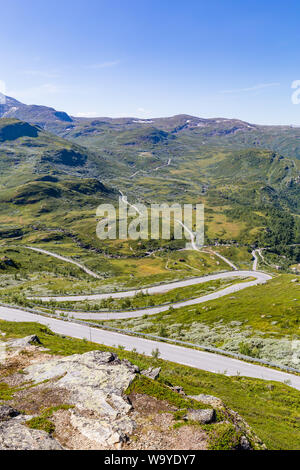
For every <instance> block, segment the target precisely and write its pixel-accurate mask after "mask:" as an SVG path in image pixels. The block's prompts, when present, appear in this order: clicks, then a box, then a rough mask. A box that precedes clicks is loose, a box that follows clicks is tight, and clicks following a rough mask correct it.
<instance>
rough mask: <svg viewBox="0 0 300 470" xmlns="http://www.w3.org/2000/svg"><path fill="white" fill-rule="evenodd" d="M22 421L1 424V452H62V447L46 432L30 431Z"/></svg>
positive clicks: (24, 418) (14, 420)
mask: <svg viewBox="0 0 300 470" xmlns="http://www.w3.org/2000/svg"><path fill="white" fill-rule="evenodd" d="M27 418H28V417H26V416H23V417H22V419H19V417H17V418H13V419H10V420H9V421H3V422H0V450H62V447H61V445H60V444H59V443H58V442H57V441H56V440H55V439H53V438H52V437H51V436H50V435H49V434H47V433H46V432H45V431H39V430H37V429H30V428H28V427H27V426H26V424H25V421H26V419H27Z"/></svg>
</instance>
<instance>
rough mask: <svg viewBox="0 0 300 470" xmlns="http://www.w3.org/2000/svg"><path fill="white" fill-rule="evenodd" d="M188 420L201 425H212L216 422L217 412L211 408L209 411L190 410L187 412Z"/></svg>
mask: <svg viewBox="0 0 300 470" xmlns="http://www.w3.org/2000/svg"><path fill="white" fill-rule="evenodd" d="M186 418H187V419H190V420H191V421H197V422H198V423H201V424H210V423H213V422H214V421H216V412H215V410H213V409H211V408H209V409H207V410H193V409H189V410H187V414H186Z"/></svg>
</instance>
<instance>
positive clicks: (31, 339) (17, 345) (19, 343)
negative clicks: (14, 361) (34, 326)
mask: <svg viewBox="0 0 300 470" xmlns="http://www.w3.org/2000/svg"><path fill="white" fill-rule="evenodd" d="M39 344H41V342H40V339H39V338H38V336H36V335H30V336H25V338H19V339H13V340H11V341H8V342H7V346H8V348H10V349H20V350H21V349H25V348H27V347H29V346H37V345H39Z"/></svg>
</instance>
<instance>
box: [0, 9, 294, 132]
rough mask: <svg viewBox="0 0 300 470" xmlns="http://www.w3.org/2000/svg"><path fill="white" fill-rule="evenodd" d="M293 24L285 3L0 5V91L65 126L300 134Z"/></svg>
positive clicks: (291, 10) (292, 11) (290, 11)
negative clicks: (184, 125)
mask: <svg viewBox="0 0 300 470" xmlns="http://www.w3.org/2000/svg"><path fill="white" fill-rule="evenodd" d="M299 20H300V2H298V1H293V0H292V1H289V0H286V1H283V0H282V1H276V0H273V1H269V0H260V1H257V0H226V1H225V0H210V1H202V0H186V1H183V0H180V1H179V0H160V1H158V0H85V1H83V0H60V1H57V0H43V1H41V0H39V1H37V0H10V1H9V2H7V1H3V0H0V44H1V47H0V81H2V82H5V85H6V92H7V94H9V95H11V96H13V97H15V98H17V99H19V100H21V101H23V102H25V103H27V104H32V103H34V104H44V105H47V106H53V107H55V108H56V109H59V110H65V111H67V112H69V113H70V114H73V115H90V116H96V115H98V116H113V117H115V116H138V117H145V118H149V117H158V116H169V115H174V114H179V113H186V114H192V115H196V116H201V117H217V116H222V117H230V118H233V117H235V118H240V119H243V120H246V121H249V122H256V123H264V124H296V125H300V104H299V105H295V104H292V101H291V95H292V92H293V90H292V89H291V84H292V82H293V81H295V80H300V62H299V50H300V28H299Z"/></svg>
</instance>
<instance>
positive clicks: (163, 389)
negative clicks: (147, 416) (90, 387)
mask: <svg viewBox="0 0 300 470" xmlns="http://www.w3.org/2000/svg"><path fill="white" fill-rule="evenodd" d="M132 392H135V393H142V394H145V395H149V396H151V397H154V398H157V399H158V400H165V401H167V402H168V403H169V404H170V405H173V406H176V407H177V408H183V409H186V408H197V409H199V408H200V409H201V408H208V406H207V405H204V404H203V403H200V402H198V401H196V400H191V399H190V398H183V397H182V396H181V395H179V394H178V393H177V392H173V390H171V389H170V388H168V387H167V386H166V385H164V384H162V383H160V382H158V381H155V380H151V379H149V378H148V377H145V376H144V375H141V376H138V377H136V379H135V380H134V381H133V382H132V384H131V385H130V386H129V387H128V389H127V390H126V392H125V393H126V394H127V395H129V394H130V393H132Z"/></svg>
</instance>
